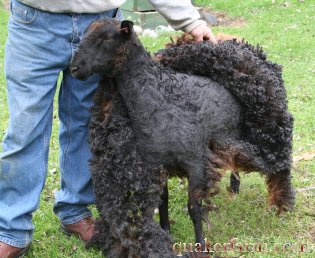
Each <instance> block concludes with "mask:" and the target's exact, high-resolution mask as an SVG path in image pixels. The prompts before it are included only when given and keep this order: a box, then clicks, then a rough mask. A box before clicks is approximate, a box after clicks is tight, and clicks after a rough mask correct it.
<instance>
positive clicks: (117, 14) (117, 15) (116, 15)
mask: <svg viewBox="0 0 315 258" xmlns="http://www.w3.org/2000/svg"><path fill="white" fill-rule="evenodd" d="M113 18H114V19H117V20H118V21H122V20H123V19H124V17H123V14H122V11H121V10H120V9H119V8H117V9H116V11H115V12H114V15H113Z"/></svg>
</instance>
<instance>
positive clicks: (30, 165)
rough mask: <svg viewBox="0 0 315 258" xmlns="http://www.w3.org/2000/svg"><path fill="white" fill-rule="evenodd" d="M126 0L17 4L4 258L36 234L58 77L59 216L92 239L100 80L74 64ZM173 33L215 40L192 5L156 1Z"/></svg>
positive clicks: (0, 202)
mask: <svg viewBox="0 0 315 258" xmlns="http://www.w3.org/2000/svg"><path fill="white" fill-rule="evenodd" d="M123 2H124V0H116V1H115V0H108V1H107V0H77V1H63V0H55V1H46V0H20V1H18V0H12V1H11V3H10V4H11V5H10V7H11V8H10V9H11V15H10V19H9V23H8V39H7V44H6V50H5V73H6V80H7V94H8V96H7V97H8V105H9V113H10V120H9V125H8V129H7V131H6V135H5V137H4V140H3V152H2V153H1V154H0V258H4V257H6V258H11V257H19V256H21V255H23V254H24V253H25V252H26V251H27V249H28V247H29V246H30V243H31V241H32V237H33V230H34V226H33V224H32V213H33V212H34V211H35V210H36V209H37V208H38V206H39V197H40V193H41V191H42V189H43V187H44V182H45V179H46V173H47V162H48V148H49V139H50V134H51V127H52V113H53V98H54V94H55V91H56V83H57V80H58V76H59V74H60V72H63V79H62V84H61V87H60V93H59V119H60V132H59V141H60V177H61V182H60V183H61V188H60V191H58V192H57V193H56V196H55V197H56V202H55V205H54V212H55V214H56V215H57V216H58V218H59V219H60V221H61V226H62V228H63V230H64V231H65V233H67V234H76V235H78V236H79V237H80V238H81V239H82V240H83V241H84V242H88V241H89V240H90V238H91V236H92V234H93V230H94V219H93V218H92V215H91V212H90V211H89V209H88V208H87V206H88V205H89V204H92V203H93V202H94V194H93V190H92V185H91V178H90V174H89V167H88V160H89V158H90V155H91V154H90V150H89V146H88V144H87V131H88V122H89V118H90V114H89V108H90V106H91V105H92V96H93V93H94V91H95V89H96V87H97V83H98V80H99V77H98V76H94V77H92V78H90V79H88V80H87V81H84V82H82V81H78V80H76V79H74V78H73V77H72V76H71V74H70V72H69V68H68V66H69V63H70V61H71V58H72V57H73V53H74V51H75V49H76V48H77V47H78V44H79V42H80V38H81V37H82V35H83V32H84V31H85V29H86V28H87V27H88V25H89V24H90V23H91V22H93V21H94V20H96V19H100V18H106V17H109V18H116V19H122V17H121V14H120V11H119V10H118V9H117V8H118V6H120V5H121V4H122V3H123ZM150 2H151V3H152V5H153V6H154V7H155V8H156V9H157V10H158V11H159V12H160V13H161V14H162V15H163V16H164V17H165V18H166V19H167V20H168V21H169V22H170V24H171V25H172V26H173V27H174V28H175V29H182V30H183V31H186V32H189V33H190V34H191V35H192V36H193V37H194V38H195V39H196V40H197V41H201V40H203V39H206V40H211V41H213V42H215V37H214V36H213V34H212V32H211V30H210V29H209V28H208V27H207V26H206V23H205V22H204V21H201V20H199V18H200V17H199V14H198V12H197V10H196V9H195V8H194V7H193V6H192V5H191V3H190V1H189V0H176V1H175V0H173V1H169V0H150Z"/></svg>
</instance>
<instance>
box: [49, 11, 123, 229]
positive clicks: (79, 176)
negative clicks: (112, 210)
mask: <svg viewBox="0 0 315 258" xmlns="http://www.w3.org/2000/svg"><path fill="white" fill-rule="evenodd" d="M71 17H72V24H73V25H72V26H73V32H74V33H73V38H72V42H71V47H72V53H74V51H75V49H76V48H77V47H78V45H79V42H80V39H81V38H82V36H83V34H84V31H85V30H86V29H87V27H88V26H89V25H90V24H91V23H92V22H93V21H95V20H97V19H104V18H116V19H122V16H121V12H120V11H119V10H118V11H117V10H110V11H106V12H102V13H98V14H72V15H71ZM99 80H100V77H99V76H96V75H95V76H92V77H91V78H89V79H88V80H86V81H79V80H77V79H75V78H73V77H72V76H71V74H70V73H69V69H68V68H67V69H65V71H63V80H62V84H61V88H60V92H59V119H60V131H59V142H60V171H61V173H60V174H61V176H60V181H61V182H60V183H61V188H60V190H59V191H58V192H56V194H55V199H56V202H55V205H54V212H55V214H56V215H57V216H58V217H59V219H60V220H61V221H62V223H63V224H72V223H75V222H78V221H80V220H81V219H83V218H85V217H88V216H91V212H90V210H89V209H88V205H89V204H92V203H94V198H95V196H94V193H93V188H92V181H91V176H90V173H89V164H88V161H89V159H90V157H91V152H90V148H89V144H88V124H89V120H90V112H89V109H90V107H91V106H92V104H93V95H94V92H95V90H96V88H97V84H98V82H99Z"/></svg>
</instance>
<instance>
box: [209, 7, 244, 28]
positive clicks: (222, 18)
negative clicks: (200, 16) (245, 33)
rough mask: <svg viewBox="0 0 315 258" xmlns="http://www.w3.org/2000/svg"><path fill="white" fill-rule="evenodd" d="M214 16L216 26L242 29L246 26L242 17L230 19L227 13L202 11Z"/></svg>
mask: <svg viewBox="0 0 315 258" xmlns="http://www.w3.org/2000/svg"><path fill="white" fill-rule="evenodd" d="M204 12H208V13H210V14H212V15H214V16H215V17H216V18H217V20H218V26H225V27H243V26H245V25H246V21H245V19H244V17H230V16H229V15H228V14H227V13H225V12H221V11H214V10H204Z"/></svg>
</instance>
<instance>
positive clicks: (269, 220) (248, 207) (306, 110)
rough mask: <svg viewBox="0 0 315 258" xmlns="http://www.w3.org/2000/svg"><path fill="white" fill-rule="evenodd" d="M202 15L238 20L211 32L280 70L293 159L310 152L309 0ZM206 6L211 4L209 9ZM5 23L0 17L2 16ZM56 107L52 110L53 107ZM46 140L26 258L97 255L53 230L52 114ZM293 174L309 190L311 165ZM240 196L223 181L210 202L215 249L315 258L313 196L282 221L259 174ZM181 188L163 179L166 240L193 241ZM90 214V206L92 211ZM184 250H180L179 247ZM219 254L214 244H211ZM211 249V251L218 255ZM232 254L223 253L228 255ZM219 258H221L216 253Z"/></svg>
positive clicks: (249, 3)
mask: <svg viewBox="0 0 315 258" xmlns="http://www.w3.org/2000/svg"><path fill="white" fill-rule="evenodd" d="M196 3H197V4H199V5H202V6H205V7H206V8H208V9H209V10H216V11H220V12H224V13H226V14H227V16H228V17H231V18H237V17H243V18H244V20H245V25H244V26H239V27H237V26H234V27H223V26H218V27H214V28H213V31H214V32H215V33H217V32H225V33H228V34H234V35H238V36H240V37H243V38H245V39H246V40H248V41H249V42H250V43H252V44H260V45H261V46H263V48H264V50H265V51H266V52H267V54H268V58H269V59H271V60H273V61H274V62H277V63H279V64H282V66H283V78H284V81H285V84H286V87H287V95H288V101H289V109H290V111H291V112H292V113H293V116H294V118H295V126H294V151H293V155H294V156H296V155H298V154H300V153H302V152H305V151H311V150H315V121H314V115H315V90H314V86H315V59H314V53H315V44H314V41H315V38H314V37H315V25H314V20H315V4H312V3H311V1H297V0H296V1H286V2H284V1H277V0H274V1H272V0H268V1H267V0H260V1H255V0H235V1H230V0H229V1H227V0H211V1H210V0H197V1H196ZM210 3H211V5H210ZM0 16H1V20H0V59H1V61H0V72H1V74H0V110H1V112H0V138H1V139H2V137H3V135H4V131H5V128H6V125H7V121H8V110H7V107H6V93H5V91H6V90H5V80H4V74H3V55H4V44H5V37H6V21H7V18H8V14H7V12H6V11H4V9H3V8H1V7H0ZM2 17H4V18H2ZM142 41H143V43H144V45H145V46H146V47H147V48H148V50H150V51H152V52H154V51H156V50H157V49H159V48H162V47H163V44H164V43H165V42H167V41H169V40H168V35H164V36H161V37H160V38H158V39H150V38H142ZM55 106H56V105H55ZM54 112H55V116H54V117H56V118H55V119H54V125H53V133H52V137H51V142H50V157H49V169H48V176H47V183H46V186H45V188H44V190H43V193H42V196H41V205H40V208H39V209H38V210H37V211H36V212H35V213H34V223H35V227H36V229H35V234H34V242H33V245H32V248H31V250H30V252H29V253H28V255H27V257H28V258H31V257H33V258H35V257H53V258H55V257H56V258H57V257H80V258H81V257H102V256H101V254H100V253H99V252H98V251H97V250H85V249H84V247H83V245H82V244H81V242H80V241H79V240H77V239H76V238H73V237H71V238H68V237H66V236H64V235H63V234H62V233H61V231H60V230H59V222H58V219H57V218H56V217H55V215H54V214H53V212H52V206H53V202H54V192H55V191H56V189H58V187H59V184H58V183H59V168H58V148H59V146H58V135H57V131H58V118H57V112H56V110H55V111H54ZM296 167H297V169H293V184H294V186H295V187H296V188H303V187H307V186H311V185H314V184H315V160H311V161H301V162H300V163H299V164H298V165H297V166H296ZM241 178H242V183H241V193H240V194H239V195H237V196H230V195H229V194H228V193H227V191H226V190H225V187H226V185H228V177H225V178H224V179H223V180H222V187H221V189H222V191H221V193H220V194H219V195H217V196H216V197H215V198H214V203H215V205H216V206H217V207H218V208H219V209H218V211H216V212H212V213H211V214H210V220H211V224H212V227H211V229H210V231H207V232H208V233H207V238H208V240H209V241H211V242H212V243H213V244H214V243H221V244H223V243H227V242H229V241H230V240H231V239H233V238H237V242H238V243H243V244H245V243H266V244H267V245H268V249H270V250H271V249H273V247H274V246H278V247H279V246H280V245H281V246H282V245H283V244H285V243H290V244H299V243H304V244H309V247H313V253H311V252H310V249H309V252H305V253H290V252H289V253H286V254H284V253H282V252H279V253H278V254H277V253H276V252H274V251H272V250H271V252H268V253H255V252H246V253H243V255H244V256H246V257H266V258H267V257H314V253H315V219H314V217H315V191H314V190H309V191H304V192H298V193H297V203H296V208H295V210H294V212H291V213H288V214H284V215H282V216H281V217H277V216H276V215H275V210H274V209H272V208H269V207H268V205H267V201H266V189H265V185H264V178H262V177H261V176H260V175H258V174H255V173H253V174H249V175H242V177H241ZM185 187H186V185H185V184H184V185H183V184H180V183H179V181H178V180H177V179H174V180H170V183H169V188H170V199H171V201H170V206H171V207H170V217H171V219H172V220H174V221H175V222H174V224H172V234H173V237H174V241H175V242H177V243H180V242H181V243H194V234H193V227H192V223H191V221H190V219H189V216H188V214H187V211H186V208H185V206H186V201H187V200H186V189H185ZM92 209H93V212H94V213H95V214H96V211H95V208H94V207H92ZM182 247H183V246H182ZM217 247H218V248H219V247H220V246H219V245H217ZM217 250H218V249H217ZM233 254H234V256H235V255H237V256H239V253H228V254H227V256H229V257H232V255H233ZM223 256H224V255H223Z"/></svg>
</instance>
